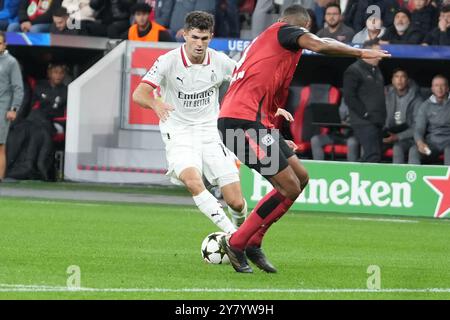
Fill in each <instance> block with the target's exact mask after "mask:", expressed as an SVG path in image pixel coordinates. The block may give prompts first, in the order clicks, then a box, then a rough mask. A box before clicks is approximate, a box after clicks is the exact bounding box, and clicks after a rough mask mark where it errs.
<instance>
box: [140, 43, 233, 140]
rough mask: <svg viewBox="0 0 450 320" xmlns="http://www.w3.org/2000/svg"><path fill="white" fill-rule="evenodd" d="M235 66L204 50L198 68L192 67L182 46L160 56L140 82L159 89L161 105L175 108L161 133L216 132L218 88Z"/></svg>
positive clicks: (161, 125)
mask: <svg viewBox="0 0 450 320" xmlns="http://www.w3.org/2000/svg"><path fill="white" fill-rule="evenodd" d="M235 66H236V62H235V61H234V60H232V59H230V58H229V57H228V56H226V55H225V54H223V53H220V52H217V51H215V50H213V49H210V48H208V49H207V52H206V55H205V60H204V61H203V63H202V64H192V63H191V62H190V61H189V59H188V56H187V54H186V51H185V48H184V45H182V46H181V47H180V48H177V49H174V50H171V51H169V52H167V53H166V54H164V55H162V56H160V57H159V58H158V60H156V62H155V63H154V64H153V66H152V67H151V68H150V70H149V71H148V72H147V74H146V75H145V76H144V77H143V78H142V82H144V83H148V84H150V85H152V86H153V87H154V88H156V87H158V86H159V87H161V97H162V99H163V101H164V102H165V103H167V104H169V105H171V106H172V107H174V108H175V110H174V111H172V112H170V116H169V119H168V120H167V121H166V122H161V121H160V123H159V126H160V130H161V133H170V132H171V131H174V130H175V131H185V130H186V131H189V130H192V129H195V130H200V131H207V132H217V118H218V115H219V87H220V86H221V84H222V83H223V82H229V81H230V80H231V76H232V73H233V70H234V68H235Z"/></svg>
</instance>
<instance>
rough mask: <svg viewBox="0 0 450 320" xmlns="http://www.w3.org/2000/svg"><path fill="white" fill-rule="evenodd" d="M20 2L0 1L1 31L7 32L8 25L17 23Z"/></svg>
mask: <svg viewBox="0 0 450 320" xmlns="http://www.w3.org/2000/svg"><path fill="white" fill-rule="evenodd" d="M19 4H20V0H1V1H0V31H6V29H7V28H8V25H9V24H10V23H12V22H17V12H18V11H19Z"/></svg>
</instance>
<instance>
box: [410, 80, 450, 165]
mask: <svg viewBox="0 0 450 320" xmlns="http://www.w3.org/2000/svg"><path fill="white" fill-rule="evenodd" d="M431 92H433V95H432V96H431V97H430V98H429V99H427V100H426V101H425V102H424V103H423V104H422V105H421V107H420V110H419V113H418V115H417V119H416V126H415V130H414V140H415V141H416V145H415V146H413V147H411V149H410V150H409V163H410V164H420V163H422V162H426V163H428V162H434V161H436V160H437V159H438V157H439V156H440V155H441V154H442V152H444V164H445V165H447V166H448V165H450V97H449V87H448V79H447V78H445V77H444V76H441V75H438V76H435V77H434V78H433V81H432V84H431Z"/></svg>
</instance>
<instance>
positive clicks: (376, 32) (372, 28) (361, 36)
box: [352, 16, 386, 44]
mask: <svg viewBox="0 0 450 320" xmlns="http://www.w3.org/2000/svg"><path fill="white" fill-rule="evenodd" d="M385 32H386V28H385V27H383V21H382V20H381V19H379V18H377V17H375V16H369V17H368V18H367V20H366V27H365V28H364V29H362V30H361V31H360V32H358V33H357V34H355V36H354V37H353V39H352V43H355V44H363V43H364V42H366V41H370V40H374V39H379V38H381V37H382V36H383V35H384V33H385Z"/></svg>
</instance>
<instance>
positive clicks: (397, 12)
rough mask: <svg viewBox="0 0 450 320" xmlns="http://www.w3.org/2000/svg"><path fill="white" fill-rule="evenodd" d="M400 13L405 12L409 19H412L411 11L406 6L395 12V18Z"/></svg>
mask: <svg viewBox="0 0 450 320" xmlns="http://www.w3.org/2000/svg"><path fill="white" fill-rule="evenodd" d="M399 13H403V14H405V15H406V16H407V17H408V19H409V21H411V12H409V10H408V9H406V8H400V9H398V10H397V11H396V12H395V15H394V18H395V16H396V15H397V14H399Z"/></svg>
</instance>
